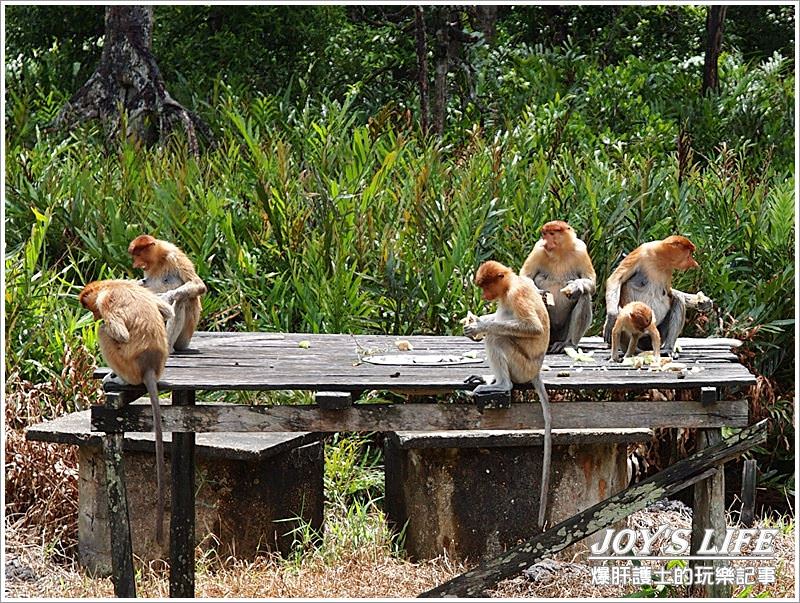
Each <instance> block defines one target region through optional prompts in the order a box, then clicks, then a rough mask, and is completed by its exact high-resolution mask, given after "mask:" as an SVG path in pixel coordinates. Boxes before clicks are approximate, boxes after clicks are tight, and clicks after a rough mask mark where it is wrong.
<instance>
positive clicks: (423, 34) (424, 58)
mask: <svg viewBox="0 0 800 603" xmlns="http://www.w3.org/2000/svg"><path fill="white" fill-rule="evenodd" d="M414 25H415V32H416V36H417V82H418V83H419V113H420V120H419V121H420V128H421V129H422V135H423V136H425V135H427V134H428V44H427V31H426V29H425V19H424V15H423V13H422V7H421V6H418V7H417V8H416V10H415V11H414Z"/></svg>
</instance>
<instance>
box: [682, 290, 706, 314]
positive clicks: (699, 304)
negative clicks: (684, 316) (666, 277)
mask: <svg viewBox="0 0 800 603" xmlns="http://www.w3.org/2000/svg"><path fill="white" fill-rule="evenodd" d="M672 295H674V296H675V297H678V298H680V299H681V300H683V303H684V304H685V305H686V307H687V308H692V309H693V310H697V311H698V312H710V311H711V308H712V307H713V306H714V302H713V300H712V299H711V298H710V297H708V296H706V295H705V293H703V292H702V291H698V292H697V293H684V292H683V291H678V290H677V289H672Z"/></svg>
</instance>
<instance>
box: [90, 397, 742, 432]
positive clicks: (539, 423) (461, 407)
mask: <svg viewBox="0 0 800 603" xmlns="http://www.w3.org/2000/svg"><path fill="white" fill-rule="evenodd" d="M550 406H551V410H552V415H553V424H554V425H557V426H558V427H559V429H587V428H593V427H594V428H637V427H643V426H647V427H720V426H729V427H745V426H746V425H747V419H748V414H747V413H748V405H747V401H746V400H724V401H720V402H717V403H716V404H715V405H713V406H704V405H702V404H701V403H700V402H694V401H683V400H670V401H661V402H658V403H653V402H651V401H622V402H554V403H552V404H551V405H550ZM161 415H162V422H163V429H164V431H195V432H198V433H199V432H218V431H237V432H247V431H321V432H333V431H448V430H450V431H452V430H474V429H503V430H517V429H543V428H544V420H543V418H542V410H541V407H540V406H539V404H536V403H519V404H512V405H511V407H510V408H508V409H496V410H487V411H484V412H483V413H481V412H480V411H479V410H478V409H477V408H476V407H475V406H472V405H469V404H422V403H421V404H405V405H403V404H400V405H398V404H357V405H354V406H352V407H350V408H345V409H341V410H325V409H320V408H318V407H316V406H314V405H295V406H291V405H289V406H246V405H240V404H198V405H197V406H192V407H177V406H175V405H173V406H164V407H163V408H162V410H161ZM152 429H153V418H152V414H151V412H150V409H149V408H146V407H142V406H135V405H134V406H128V407H126V408H123V409H120V410H114V411H111V410H108V409H105V408H103V407H101V406H95V407H92V430H93V431H112V430H122V431H152Z"/></svg>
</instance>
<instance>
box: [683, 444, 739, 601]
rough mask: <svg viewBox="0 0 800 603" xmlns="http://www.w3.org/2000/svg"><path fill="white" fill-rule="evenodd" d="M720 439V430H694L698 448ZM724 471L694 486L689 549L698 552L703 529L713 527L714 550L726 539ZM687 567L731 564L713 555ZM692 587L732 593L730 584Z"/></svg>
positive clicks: (718, 595) (700, 592) (713, 593)
mask: <svg viewBox="0 0 800 603" xmlns="http://www.w3.org/2000/svg"><path fill="white" fill-rule="evenodd" d="M720 442H722V432H721V431H720V430H719V429H718V428H715V429H702V430H700V431H698V434H697V449H698V450H700V451H702V450H704V449H706V448H710V447H714V446H719V445H720ZM725 527H726V526H725V472H724V471H719V472H718V473H717V474H716V475H714V476H712V477H709V478H708V479H705V480H702V481H700V482H698V483H696V484H695V486H694V500H693V504H692V540H691V548H690V553H691V554H692V555H697V554H698V551H699V550H700V544H701V543H702V542H703V538H704V536H705V533H706V530H709V529H710V530H713V534H712V536H711V545H712V546H713V547H715V548H716V549H717V550H719V549H720V547H721V546H722V542H723V540H724V539H725ZM689 565H690V567H697V566H698V565H704V566H709V565H710V566H712V567H714V568H715V571H716V568H718V567H723V566H728V565H730V562H729V561H726V560H722V559H715V560H712V561H700V560H698V561H692V562H690V564H689ZM692 590H693V591H694V594H695V595H697V596H705V597H714V598H728V597H730V596H731V594H732V588H731V585H730V584H719V583H712V584H702V585H695V586H694V587H693V588H692Z"/></svg>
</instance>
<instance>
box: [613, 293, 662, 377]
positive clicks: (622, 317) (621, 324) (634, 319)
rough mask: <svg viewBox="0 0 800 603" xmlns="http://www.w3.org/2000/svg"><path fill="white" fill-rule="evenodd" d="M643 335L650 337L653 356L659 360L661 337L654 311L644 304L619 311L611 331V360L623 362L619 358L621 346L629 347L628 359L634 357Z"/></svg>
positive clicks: (633, 305) (633, 304)
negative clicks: (654, 318)
mask: <svg viewBox="0 0 800 603" xmlns="http://www.w3.org/2000/svg"><path fill="white" fill-rule="evenodd" d="M642 335H649V336H650V341H651V342H652V343H653V355H654V356H655V358H656V360H658V359H659V358H660V357H661V335H660V334H659V332H658V329H657V328H656V323H655V321H654V320H653V311H652V310H651V309H650V306H648V305H647V304H645V303H642V302H631V303H629V304H626V305H625V306H624V307H623V308H622V309H621V310H620V311H619V316H618V317H617V322H616V323H615V324H614V328H613V330H612V331H611V360H612V361H614V362H622V360H621V359H620V357H619V350H620V345H622V346H623V347H625V346H626V345H627V351H626V352H625V356H626V357H628V356H634V355H635V354H636V346H637V345H638V343H639V338H640V337H641V336H642Z"/></svg>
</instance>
